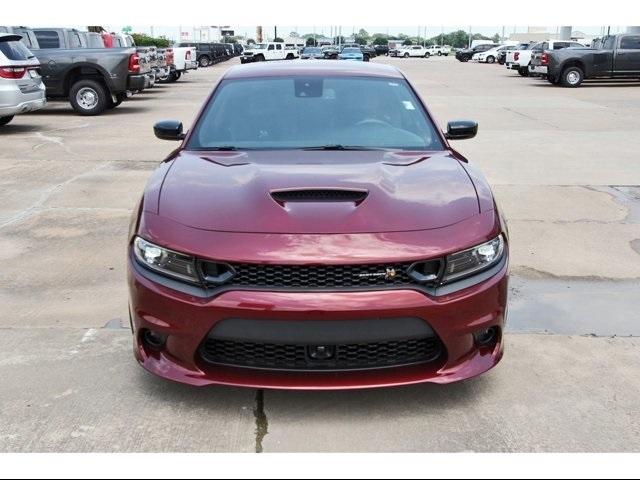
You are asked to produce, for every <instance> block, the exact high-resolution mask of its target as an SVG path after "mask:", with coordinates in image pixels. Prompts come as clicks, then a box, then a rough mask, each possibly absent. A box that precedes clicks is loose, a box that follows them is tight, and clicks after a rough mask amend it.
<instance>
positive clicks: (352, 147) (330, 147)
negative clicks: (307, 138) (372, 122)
mask: <svg viewBox="0 0 640 480" xmlns="http://www.w3.org/2000/svg"><path fill="white" fill-rule="evenodd" d="M302 150H345V151H347V150H386V149H385V148H375V147H361V146H358V145H340V144H336V145H321V146H318V147H305V148H303V149H302Z"/></svg>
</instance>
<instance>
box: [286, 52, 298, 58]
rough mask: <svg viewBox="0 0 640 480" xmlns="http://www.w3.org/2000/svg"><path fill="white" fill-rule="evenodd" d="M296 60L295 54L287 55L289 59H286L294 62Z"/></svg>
mask: <svg viewBox="0 0 640 480" xmlns="http://www.w3.org/2000/svg"><path fill="white" fill-rule="evenodd" d="M294 58H296V57H294V56H293V53H288V54H287V58H286V59H287V60H293V59H294Z"/></svg>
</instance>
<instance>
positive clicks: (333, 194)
mask: <svg viewBox="0 0 640 480" xmlns="http://www.w3.org/2000/svg"><path fill="white" fill-rule="evenodd" d="M271 196H272V197H273V199H274V200H276V201H278V202H281V203H286V202H361V201H362V200H364V199H365V198H367V192H365V191H361V190H332V189H309V190H283V191H279V192H271Z"/></svg>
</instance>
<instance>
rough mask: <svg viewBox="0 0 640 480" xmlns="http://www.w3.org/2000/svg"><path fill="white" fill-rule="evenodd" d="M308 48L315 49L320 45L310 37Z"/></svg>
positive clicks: (307, 43)
mask: <svg viewBox="0 0 640 480" xmlns="http://www.w3.org/2000/svg"><path fill="white" fill-rule="evenodd" d="M306 45H307V47H315V46H317V45H318V42H317V41H316V39H315V38H313V37H308V38H307V42H306Z"/></svg>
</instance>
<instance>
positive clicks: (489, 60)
mask: <svg viewBox="0 0 640 480" xmlns="http://www.w3.org/2000/svg"><path fill="white" fill-rule="evenodd" d="M487 63H496V57H493V56H491V55H489V56H488V57H487Z"/></svg>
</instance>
